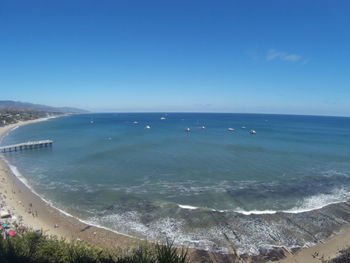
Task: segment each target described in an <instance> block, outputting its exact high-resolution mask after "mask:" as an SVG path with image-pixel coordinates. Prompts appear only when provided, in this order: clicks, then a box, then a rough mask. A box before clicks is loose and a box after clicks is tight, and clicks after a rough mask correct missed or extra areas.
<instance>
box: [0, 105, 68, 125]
mask: <svg viewBox="0 0 350 263" xmlns="http://www.w3.org/2000/svg"><path fill="white" fill-rule="evenodd" d="M60 114H62V113H59V112H50V113H48V112H44V111H18V110H1V109H0V126H5V125H8V124H12V123H17V122H19V121H27V120H35V119H39V118H46V117H50V116H57V115H60Z"/></svg>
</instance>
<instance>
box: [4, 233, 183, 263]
mask: <svg viewBox="0 0 350 263" xmlns="http://www.w3.org/2000/svg"><path fill="white" fill-rule="evenodd" d="M117 251H118V250H115V251H108V250H103V249H100V248H97V247H95V246H92V245H89V244H87V243H85V242H79V241H75V242H66V241H65V240H63V239H58V238H57V237H54V236H46V235H44V234H43V233H41V232H34V231H30V230H25V231H20V232H19V233H18V234H17V235H15V236H13V237H9V236H6V235H2V236H1V237H0V262H2V263H17V262H18V263H186V262H188V261H187V251H184V250H182V249H178V248H176V247H174V246H173V243H171V242H168V243H167V244H166V245H155V246H153V245H149V246H143V247H139V248H137V249H135V250H133V251H132V252H129V253H127V254H125V255H123V256H120V255H118V254H120V253H119V252H120V251H119V252H117Z"/></svg>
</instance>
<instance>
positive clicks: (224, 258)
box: [0, 119, 350, 263]
mask: <svg viewBox="0 0 350 263" xmlns="http://www.w3.org/2000/svg"><path fill="white" fill-rule="evenodd" d="M42 120H45V119H39V120H34V121H28V122H20V123H17V124H13V125H8V126H6V127H0V137H1V136H3V135H5V134H6V133H7V132H8V131H10V130H11V129H13V128H14V127H16V126H19V125H25V124H28V123H33V122H37V121H42ZM53 147H54V146H53ZM0 200H1V201H2V203H3V204H5V205H6V206H8V207H9V208H10V210H11V213H12V214H13V215H14V217H15V218H17V219H16V220H18V218H20V217H22V218H23V224H24V225H27V226H29V227H32V228H33V229H35V230H36V229H41V230H44V231H45V233H47V234H48V235H56V236H59V237H63V238H65V239H67V240H76V239H81V240H84V241H87V242H89V243H91V244H94V245H96V246H99V247H104V248H109V249H113V248H118V249H125V250H130V249H132V248H134V247H137V246H139V245H140V244H142V243H145V241H141V240H139V239H137V238H133V237H129V236H126V235H122V234H117V233H114V232H112V231H109V230H105V229H103V228H99V227H95V226H90V225H87V224H85V223H83V222H81V221H79V220H78V219H76V218H74V217H71V216H68V215H65V214H63V213H62V212H60V211H59V210H57V209H55V208H53V207H51V206H50V205H49V204H48V203H46V202H45V201H43V200H42V199H41V198H40V197H39V196H37V195H36V194H34V193H33V192H32V191H31V190H30V189H29V188H28V187H26V186H25V185H24V184H23V183H22V182H21V181H20V180H19V179H18V178H17V177H16V176H15V175H14V174H13V173H12V172H11V170H10V169H9V167H8V165H7V164H6V163H5V162H4V161H3V160H1V159H0ZM325 209H329V208H325ZM325 209H324V210H325ZM328 212H329V211H328ZM315 213H316V212H315ZM349 245H350V227H348V226H344V224H343V225H342V226H341V227H340V228H339V234H337V235H334V236H332V237H330V238H328V239H327V240H326V241H325V242H320V243H318V244H317V245H315V246H313V247H310V248H305V249H299V250H297V251H295V252H290V251H287V250H284V254H285V255H286V258H284V259H283V260H277V261H276V260H275V261H273V262H285V263H291V262H299V263H302V262H305V263H306V262H307V263H313V262H315V263H316V262H322V260H324V259H329V258H333V257H335V256H336V255H337V254H338V252H339V250H341V249H343V248H346V247H348V246H349ZM232 251H234V248H232ZM190 255H191V258H192V261H191V262H266V261H267V260H266V257H254V258H251V257H242V258H241V257H239V256H237V255H235V254H234V253H233V254H229V255H222V254H217V253H211V252H206V251H199V250H191V251H190ZM270 262H272V261H270Z"/></svg>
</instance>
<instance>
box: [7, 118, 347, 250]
mask: <svg viewBox="0 0 350 263" xmlns="http://www.w3.org/2000/svg"><path fill="white" fill-rule="evenodd" d="M161 117H165V118H166V119H165V120H161ZM135 121H136V122H137V124H136V123H134V122H135ZM146 125H149V126H150V127H151V128H150V129H145V126H146ZM202 126H205V128H203V127H202ZM242 126H245V127H246V128H245V129H242V128H241V127H242ZM230 127H231V128H235V131H228V128H230ZM186 128H190V132H186V131H185V129H186ZM251 129H254V130H256V132H257V133H256V134H250V133H249V131H250V130H251ZM41 139H52V140H54V146H53V148H52V149H41V150H34V151H24V152H17V153H11V154H6V156H5V157H6V158H7V159H8V160H9V162H10V163H11V164H12V165H13V166H15V167H17V169H18V171H19V172H20V173H21V174H22V175H23V177H24V178H25V179H26V180H27V182H28V184H29V185H30V186H31V187H32V188H33V189H34V190H35V191H37V192H38V193H39V194H40V195H42V196H43V197H44V198H45V199H47V200H50V201H51V202H52V203H53V204H54V205H55V206H57V207H58V208H60V209H62V210H64V211H66V212H68V213H71V214H72V215H75V216H77V217H79V218H81V219H83V220H86V221H88V222H90V223H94V224H97V225H102V226H105V227H108V228H110V229H113V230H116V231H118V232H121V233H125V234H130V235H133V236H138V237H142V238H149V239H157V238H159V236H168V237H171V238H176V239H177V241H178V242H179V243H184V244H197V245H198V244H199V245H198V246H200V247H205V248H208V247H213V246H214V247H215V246H220V244H221V238H223V237H221V236H220V235H217V236H216V234H215V233H217V232H218V229H217V228H218V225H220V224H221V223H220V222H218V221H217V220H214V219H213V218H212V216H211V213H220V215H222V216H224V215H231V214H234V213H236V212H239V213H241V214H242V213H243V214H247V218H249V214H250V215H251V216H254V214H273V213H275V212H278V211H280V212H284V213H298V212H303V211H309V210H313V209H317V208H321V207H323V206H325V205H327V204H331V203H337V202H341V201H346V200H348V199H349V198H350V194H349V189H350V118H338V117H313V116H287V115H254V114H184V113H178V114H177V113H171V114H167V115H165V114H160V113H154V114H149V113H147V114H146V113H145V114H91V115H74V116H69V117H63V118H57V119H51V120H49V121H45V122H40V123H35V124H31V125H26V126H23V127H20V128H18V129H16V130H13V131H12V132H11V133H10V134H9V135H8V136H6V137H5V138H4V139H3V141H2V144H12V143H17V142H23V141H28V140H41ZM13 168H14V167H13Z"/></svg>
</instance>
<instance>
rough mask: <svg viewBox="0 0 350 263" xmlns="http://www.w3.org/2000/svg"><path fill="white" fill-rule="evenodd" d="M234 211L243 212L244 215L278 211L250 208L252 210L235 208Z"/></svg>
mask: <svg viewBox="0 0 350 263" xmlns="http://www.w3.org/2000/svg"><path fill="white" fill-rule="evenodd" d="M234 212H236V213H239V214H243V215H271V214H276V213H277V211H274V210H250V211H244V210H241V209H237V210H234Z"/></svg>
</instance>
